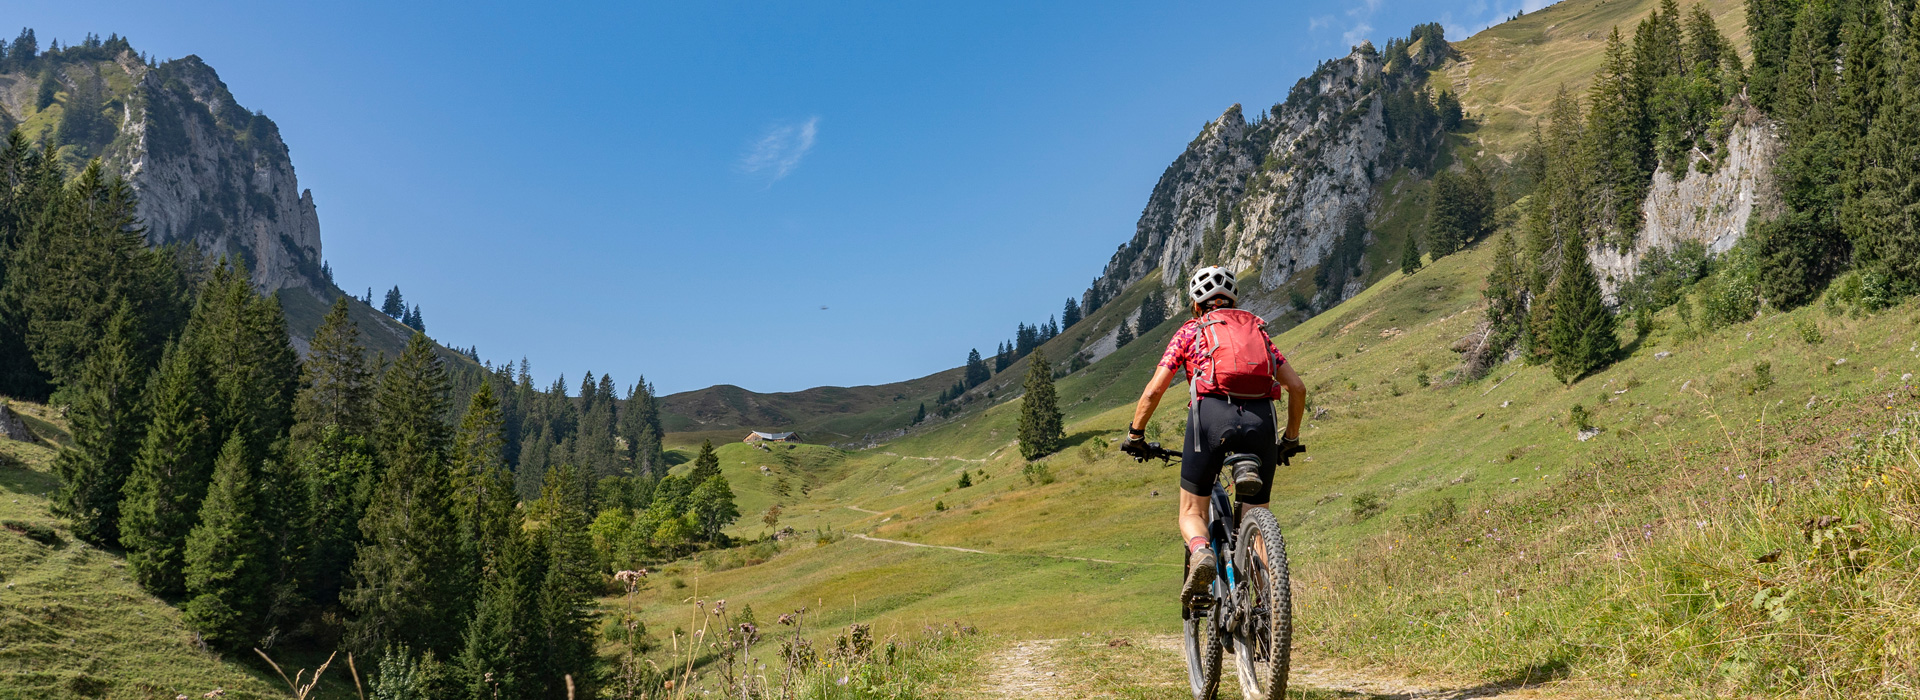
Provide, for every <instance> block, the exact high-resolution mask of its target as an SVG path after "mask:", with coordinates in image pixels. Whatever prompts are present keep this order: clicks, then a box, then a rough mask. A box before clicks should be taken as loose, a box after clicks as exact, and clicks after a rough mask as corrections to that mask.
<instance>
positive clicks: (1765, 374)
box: [1740, 362, 1773, 396]
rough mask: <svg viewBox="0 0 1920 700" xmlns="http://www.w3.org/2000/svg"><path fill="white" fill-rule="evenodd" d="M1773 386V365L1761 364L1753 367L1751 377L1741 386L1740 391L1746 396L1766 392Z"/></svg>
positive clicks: (1768, 363)
mask: <svg viewBox="0 0 1920 700" xmlns="http://www.w3.org/2000/svg"><path fill="white" fill-rule="evenodd" d="M1772 386H1773V363H1771V362H1761V363H1759V364H1756V365H1754V366H1753V376H1752V377H1748V378H1747V381H1746V382H1745V383H1743V384H1741V386H1740V389H1741V390H1742V391H1744V392H1746V394H1747V395H1748V396H1752V395H1754V394H1758V393H1760V392H1762V391H1766V390H1767V389H1768V388H1770V387H1772Z"/></svg>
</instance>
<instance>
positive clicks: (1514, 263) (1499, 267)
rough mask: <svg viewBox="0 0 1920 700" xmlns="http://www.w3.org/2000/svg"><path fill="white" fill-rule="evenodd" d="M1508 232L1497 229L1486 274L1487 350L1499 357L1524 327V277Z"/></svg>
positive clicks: (1518, 338)
mask: <svg viewBox="0 0 1920 700" xmlns="http://www.w3.org/2000/svg"><path fill="white" fill-rule="evenodd" d="M1523 269H1524V268H1522V267H1521V265H1520V255H1519V250H1518V247H1517V246H1515V245H1514V242H1513V234H1512V233H1511V232H1507V231H1502V232H1500V243H1499V245H1498V246H1497V247H1495V248H1494V250H1493V271H1492V273H1490V274H1488V275H1487V289H1486V291H1484V292H1482V293H1481V294H1482V295H1483V296H1484V297H1486V299H1487V312H1486V313H1487V325H1488V333H1489V334H1491V335H1490V336H1489V337H1488V338H1487V353H1488V354H1489V355H1491V356H1494V357H1498V356H1501V355H1505V354H1506V352H1507V350H1508V349H1509V348H1512V347H1513V346H1514V344H1515V343H1518V342H1520V339H1521V336H1522V334H1523V333H1525V330H1526V320H1527V319H1526V314H1527V308H1526V279H1525V274H1524V272H1523Z"/></svg>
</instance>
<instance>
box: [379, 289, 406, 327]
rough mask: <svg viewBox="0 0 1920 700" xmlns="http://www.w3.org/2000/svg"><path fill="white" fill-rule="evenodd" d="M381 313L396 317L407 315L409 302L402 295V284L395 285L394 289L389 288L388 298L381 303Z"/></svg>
mask: <svg viewBox="0 0 1920 700" xmlns="http://www.w3.org/2000/svg"><path fill="white" fill-rule="evenodd" d="M380 313H383V314H386V315H388V316H392V317H393V318H395V319H398V318H400V317H402V316H405V315H407V303H406V301H405V300H404V299H402V298H401V297H400V285H397V284H396V285H393V289H389V290H387V298H386V300H385V301H382V302H381V303H380Z"/></svg>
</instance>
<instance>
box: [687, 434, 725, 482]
mask: <svg viewBox="0 0 1920 700" xmlns="http://www.w3.org/2000/svg"><path fill="white" fill-rule="evenodd" d="M719 475H720V455H719V454H717V453H715V452H714V451H713V441H712V440H706V441H702V442H701V443H700V453H699V454H697V455H694V458H693V471H690V472H687V483H688V484H690V486H689V487H688V488H692V487H694V486H699V485H701V484H704V483H707V480H708V479H711V478H713V477H716V476H719Z"/></svg>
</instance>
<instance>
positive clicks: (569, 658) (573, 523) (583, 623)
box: [534, 463, 597, 697]
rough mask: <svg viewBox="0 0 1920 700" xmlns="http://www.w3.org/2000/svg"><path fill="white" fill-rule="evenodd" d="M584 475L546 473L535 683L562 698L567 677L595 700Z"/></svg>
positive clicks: (561, 469)
mask: <svg viewBox="0 0 1920 700" xmlns="http://www.w3.org/2000/svg"><path fill="white" fill-rule="evenodd" d="M584 477H585V474H584V473H583V472H581V471H580V469H579V468H577V467H575V466H573V465H571V464H565V463H563V464H560V465H557V466H555V467H554V468H553V469H551V470H549V471H548V472H547V483H546V485H545V487H544V488H543V489H542V492H541V496H540V500H541V501H542V502H541V503H540V504H537V505H536V506H535V508H534V510H535V512H538V513H540V514H541V515H542V516H543V518H544V522H543V523H542V524H541V528H540V530H539V534H538V536H539V537H541V538H542V539H543V540H545V542H546V550H547V555H548V560H547V562H548V563H547V567H546V569H547V570H546V575H545V577H543V578H542V580H541V584H540V590H539V594H538V595H539V601H540V625H541V626H540V632H541V642H542V647H543V654H542V658H541V663H540V665H539V668H538V671H539V675H538V680H539V682H540V684H541V686H543V687H544V688H545V691H544V692H543V695H545V696H546V697H561V696H563V695H564V694H565V687H564V686H565V677H566V676H569V675H571V676H572V677H573V679H574V683H575V685H576V692H577V694H578V695H584V696H586V697H593V695H594V689H593V685H592V681H593V676H592V669H593V665H594V662H595V657H594V650H593V633H592V628H591V627H590V623H591V622H592V607H593V598H592V594H591V592H592V590H593V587H594V584H595V583H596V582H597V574H596V572H595V561H596V558H595V555H594V552H593V538H592V536H591V535H590V534H589V533H588V532H587V523H589V522H590V521H591V516H590V512H589V511H590V509H591V507H592V504H591V499H590V498H589V495H588V493H587V491H586V489H585V488H584V484H585V478H584Z"/></svg>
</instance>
